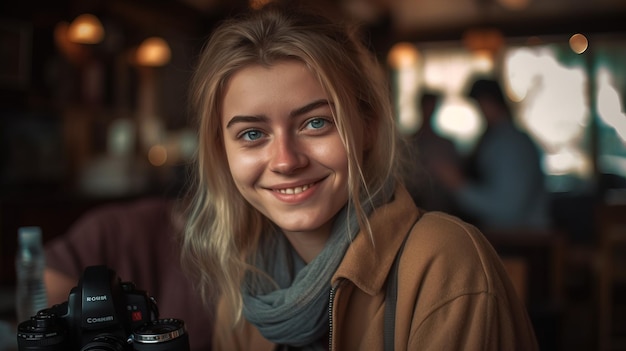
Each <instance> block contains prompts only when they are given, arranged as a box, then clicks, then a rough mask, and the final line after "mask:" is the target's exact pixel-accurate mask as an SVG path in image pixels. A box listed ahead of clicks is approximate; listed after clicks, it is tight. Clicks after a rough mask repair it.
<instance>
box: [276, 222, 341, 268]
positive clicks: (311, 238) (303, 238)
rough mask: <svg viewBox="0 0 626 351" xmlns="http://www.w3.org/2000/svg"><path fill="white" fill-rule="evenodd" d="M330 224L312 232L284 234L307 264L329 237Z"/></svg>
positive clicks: (317, 253)
mask: <svg viewBox="0 0 626 351" xmlns="http://www.w3.org/2000/svg"><path fill="white" fill-rule="evenodd" d="M331 228H332V222H330V223H328V224H326V225H325V226H324V227H322V228H319V229H318V230H316V231H314V232H284V234H285V237H287V240H289V243H291V246H293V248H294V249H295V250H296V252H297V253H298V255H299V256H300V258H302V260H303V261H304V262H306V263H307V264H308V263H309V262H311V261H312V260H313V259H314V258H315V257H317V255H319V253H320V252H322V250H323V249H324V246H325V245H326V241H327V240H328V237H329V236H330V230H331Z"/></svg>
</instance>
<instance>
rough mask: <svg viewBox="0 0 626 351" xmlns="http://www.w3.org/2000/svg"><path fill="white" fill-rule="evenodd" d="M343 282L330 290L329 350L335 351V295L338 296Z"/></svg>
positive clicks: (337, 283) (334, 285) (338, 282)
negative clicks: (338, 290)
mask: <svg viewBox="0 0 626 351" xmlns="http://www.w3.org/2000/svg"><path fill="white" fill-rule="evenodd" d="M340 283H341V280H339V281H337V282H336V283H335V284H333V286H332V287H331V288H330V296H329V299H328V328H329V330H328V350H329V351H332V350H333V304H334V303H335V295H336V294H337V288H338V287H339V284H340Z"/></svg>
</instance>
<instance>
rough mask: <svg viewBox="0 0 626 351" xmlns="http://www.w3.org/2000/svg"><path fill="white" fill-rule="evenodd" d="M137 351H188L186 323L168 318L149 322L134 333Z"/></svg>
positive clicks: (134, 346) (134, 344)
mask: <svg viewBox="0 0 626 351" xmlns="http://www.w3.org/2000/svg"><path fill="white" fill-rule="evenodd" d="M133 348H134V349H135V351H188V350H189V335H188V334H187V333H186V332H185V323H184V322H183V321H181V320H180V319H174V318H168V319H159V320H156V321H152V322H148V323H146V324H144V325H143V326H141V327H140V328H138V329H137V330H136V331H135V332H133Z"/></svg>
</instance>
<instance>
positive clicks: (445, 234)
mask: <svg viewBox="0 0 626 351" xmlns="http://www.w3.org/2000/svg"><path fill="white" fill-rule="evenodd" d="M402 261H403V263H404V264H405V265H406V266H411V267H412V272H410V273H409V276H407V277H406V278H407V279H409V280H411V279H413V280H415V279H417V280H419V281H421V283H422V284H425V286H428V287H429V288H432V289H434V290H437V289H440V288H442V287H441V279H442V277H445V278H446V279H449V282H448V283H451V285H447V286H446V287H445V288H446V289H450V290H449V291H448V293H451V294H456V293H461V292H467V291H470V290H472V291H476V292H479V291H480V292H488V291H493V289H494V286H493V283H494V280H498V279H499V278H498V276H500V275H501V270H500V268H499V266H500V265H501V263H500V260H499V258H498V255H497V254H496V252H495V250H494V249H493V247H492V246H491V244H490V243H489V242H488V241H487V239H486V238H485V236H484V235H483V234H482V233H481V232H480V231H479V230H478V229H477V228H476V227H475V226H473V225H471V224H469V223H467V222H464V221H462V220H461V219H459V218H457V217H454V216H451V215H448V214H445V213H443V212H426V213H425V214H424V215H423V216H422V217H421V218H420V220H419V221H418V222H417V223H416V225H415V227H414V228H413V230H412V231H411V233H410V236H409V237H408V239H407V241H406V246H405V248H404V252H403V254H402ZM411 275H412V277H411ZM433 281H434V282H436V283H434V284H433V283H432V282H433ZM426 282H430V283H426ZM455 290H456V291H455Z"/></svg>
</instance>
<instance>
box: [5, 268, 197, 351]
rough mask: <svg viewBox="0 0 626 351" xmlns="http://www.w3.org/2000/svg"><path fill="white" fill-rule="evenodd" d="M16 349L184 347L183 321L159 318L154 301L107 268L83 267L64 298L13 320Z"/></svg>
mask: <svg viewBox="0 0 626 351" xmlns="http://www.w3.org/2000/svg"><path fill="white" fill-rule="evenodd" d="M17 339H18V340H17V341H18V350H19V351H31V350H32V351H34V350H40V351H57V350H65V351H67V350H76V351H79V350H80V351H89V350H111V351H127V350H138V351H141V350H152V351H170V350H171V351H188V350H189V339H188V335H187V334H186V332H185V329H184V322H183V321H181V320H178V319H171V318H170V319H159V311H158V308H157V304H156V302H155V301H154V299H153V298H151V297H150V296H148V294H147V293H146V292H145V291H143V290H138V289H136V288H135V285H134V284H133V283H131V282H122V281H121V280H120V279H119V277H117V275H116V274H115V271H113V270H112V269H110V268H108V267H106V266H104V265H100V266H90V267H87V268H86V269H85V271H84V273H83V276H82V277H81V280H80V281H79V284H78V286H76V287H74V288H72V290H71V291H70V294H69V297H68V300H67V301H65V302H63V303H61V304H58V305H54V306H52V307H50V308H46V309H43V310H40V311H39V312H37V314H36V315H35V316H33V317H31V319H30V320H27V321H23V322H21V323H20V324H19V325H18V330H17Z"/></svg>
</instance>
